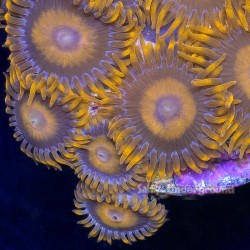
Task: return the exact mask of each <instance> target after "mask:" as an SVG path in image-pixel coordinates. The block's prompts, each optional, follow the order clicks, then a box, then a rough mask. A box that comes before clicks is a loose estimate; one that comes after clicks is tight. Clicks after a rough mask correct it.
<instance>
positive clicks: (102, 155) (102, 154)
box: [96, 147, 110, 162]
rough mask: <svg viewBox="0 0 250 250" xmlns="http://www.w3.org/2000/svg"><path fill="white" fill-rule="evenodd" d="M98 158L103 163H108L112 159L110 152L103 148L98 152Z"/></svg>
mask: <svg viewBox="0 0 250 250" xmlns="http://www.w3.org/2000/svg"><path fill="white" fill-rule="evenodd" d="M96 156H97V158H98V159H99V160H100V161H102V162H107V161H108V160H109V159H110V153H109V151H108V150H107V149H106V148H103V147H100V148H98V149H97V150H96Z"/></svg>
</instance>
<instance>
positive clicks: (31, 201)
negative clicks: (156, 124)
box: [0, 31, 250, 250]
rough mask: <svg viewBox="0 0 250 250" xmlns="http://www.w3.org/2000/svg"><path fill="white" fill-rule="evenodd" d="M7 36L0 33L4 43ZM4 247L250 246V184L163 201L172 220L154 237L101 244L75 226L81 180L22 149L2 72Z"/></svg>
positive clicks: (3, 59) (0, 237)
mask: <svg viewBox="0 0 250 250" xmlns="http://www.w3.org/2000/svg"><path fill="white" fill-rule="evenodd" d="M4 39H5V34H4V32H3V31H0V40H1V41H0V43H1V44H3V42H4ZM7 57H8V50H7V49H1V50H0V71H1V72H3V71H5V70H7V67H8V61H7ZM0 83H1V89H0V250H11V249H15V250H17V249H27V250H30V249H31V250H38V249H39V250H40V249H46V250H47V249H49V250H57V249H58V250H59V249H60V250H71V249H72V250H78V249H79V250H80V249H81V250H82V249H87V250H90V249H143V250H149V249H168V250H172V249H177V250H179V249H216V250H217V249H223V250H231V249H232V250H235V249H237V250H241V249H244V250H245V249H250V243H249V236H250V227H249V225H250V202H249V195H250V186H249V185H247V186H244V187H241V188H238V189H237V190H236V194H235V195H221V196H219V195H214V196H207V197H203V198H199V199H197V200H195V201H187V200H183V199H180V198H171V199H168V200H164V201H163V202H164V203H165V204H166V206H167V208H168V210H169V211H170V212H169V215H168V217H169V218H170V221H169V222H167V223H166V224H165V225H164V226H163V227H162V228H161V229H160V230H159V231H158V232H157V233H156V235H155V236H153V237H151V238H148V239H147V240H146V241H143V242H139V243H137V244H134V245H133V246H132V247H130V246H126V245H124V244H123V243H121V242H114V243H113V245H112V247H109V246H108V244H107V243H105V242H103V243H99V244H97V243H96V240H95V239H88V237H87V235H88V232H89V231H88V230H87V229H84V228H82V227H81V226H79V225H77V224H76V221H77V219H78V217H77V216H76V215H74V214H73V213H72V212H71V211H72V209H73V208H74V206H73V190H74V188H75V186H76V184H77V178H76V177H75V176H74V174H73V172H72V171H71V170H70V169H68V168H64V169H63V171H62V172H59V171H54V170H48V169H47V168H46V167H44V166H42V165H38V166H36V165H35V163H34V162H33V161H32V160H31V159H29V158H28V157H26V156H25V155H24V154H23V153H21V151H20V150H19V146H20V145H19V144H18V143H17V142H16V141H15V140H14V138H13V137H12V134H13V131H12V129H11V128H9V126H8V116H7V115H6V114H5V112H4V109H5V104H4V96H5V91H4V77H3V75H2V73H1V75H0Z"/></svg>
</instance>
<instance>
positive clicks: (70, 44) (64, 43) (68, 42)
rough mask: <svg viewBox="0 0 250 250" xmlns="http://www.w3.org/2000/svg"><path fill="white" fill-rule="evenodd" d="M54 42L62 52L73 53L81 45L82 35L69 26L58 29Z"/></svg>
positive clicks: (55, 31) (55, 32)
mask: <svg viewBox="0 0 250 250" xmlns="http://www.w3.org/2000/svg"><path fill="white" fill-rule="evenodd" d="M53 34H54V37H53V39H54V42H55V43H56V45H57V47H58V48H59V49H60V50H62V51H65V50H66V51H72V50H74V49H75V48H77V46H78V45H79V43H80V34H79V32H78V31H76V30H74V29H72V28H71V27H68V26H60V27H57V28H56V29H55V30H54V32H53Z"/></svg>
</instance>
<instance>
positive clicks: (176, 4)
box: [0, 0, 250, 244]
mask: <svg viewBox="0 0 250 250" xmlns="http://www.w3.org/2000/svg"><path fill="white" fill-rule="evenodd" d="M0 3H1V5H0V6H1V12H0V17H1V18H0V22H1V27H3V28H4V29H5V31H6V33H7V39H6V42H5V46H6V47H8V48H9V50H10V57H9V61H10V68H9V70H8V72H6V73H5V77H6V99H5V101H6V106H7V108H6V112H7V113H8V114H9V116H10V126H12V127H13V129H14V137H15V138H16V140H17V141H18V142H19V143H20V145H21V150H22V151H23V152H24V153H25V154H26V155H27V156H29V157H30V158H32V159H34V160H35V161H36V162H39V163H41V164H44V165H46V166H50V167H51V168H54V169H60V170H61V169H62V166H68V167H70V168H71V169H72V172H74V173H75V174H76V175H77V177H78V178H79V183H78V185H77V187H76V190H75V209H74V213H75V214H77V215H79V216H80V217H81V218H82V219H81V220H80V221H79V224H82V225H83V226H84V227H87V228H91V230H90V233H89V236H90V237H97V241H98V242H99V241H102V240H104V241H107V242H108V243H110V244H111V243H112V240H122V241H123V242H124V243H128V244H132V243H133V242H135V241H137V240H138V239H140V240H142V239H145V237H148V236H151V235H152V234H154V233H155V232H156V231H157V230H158V229H159V228H160V227H161V226H162V224H163V223H164V222H165V221H166V215H167V210H166V209H165V207H164V205H162V204H160V203H158V202H157V199H156V198H153V199H150V200H149V199H148V193H149V192H150V193H154V194H156V195H157V194H158V195H159V194H160V195H161V194H164V195H186V194H201V193H202V194H204V193H209V192H212V193H216V192H222V191H224V190H227V189H229V188H231V187H235V186H239V185H242V184H245V183H247V182H248V181H249V178H250V159H249V153H250V132H249V131H250V108H249V107H250V87H249V65H250V58H249V56H248V55H249V54H250V33H249V31H248V30H249V24H250V23H249V22H250V18H249V17H250V1H249V0H239V1H232V0H203V1H195V0H137V1H132V0H127V1H126V0H123V1H116V0H113V1H112V0H102V1H100V0H50V1H48V0H7V1H0ZM211 188H212V189H211Z"/></svg>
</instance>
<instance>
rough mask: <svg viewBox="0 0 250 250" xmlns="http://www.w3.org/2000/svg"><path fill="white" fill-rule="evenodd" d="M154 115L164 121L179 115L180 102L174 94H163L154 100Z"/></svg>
mask: <svg viewBox="0 0 250 250" xmlns="http://www.w3.org/2000/svg"><path fill="white" fill-rule="evenodd" d="M155 106H156V108H155V117H156V119H157V120H158V121H160V122H162V123H166V122H168V121H171V120H173V119H176V118H178V117H179V116H180V113H181V102H180V100H179V98H177V97H176V96H164V97H162V98H160V99H159V100H158V101H157V102H156V105H155Z"/></svg>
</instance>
